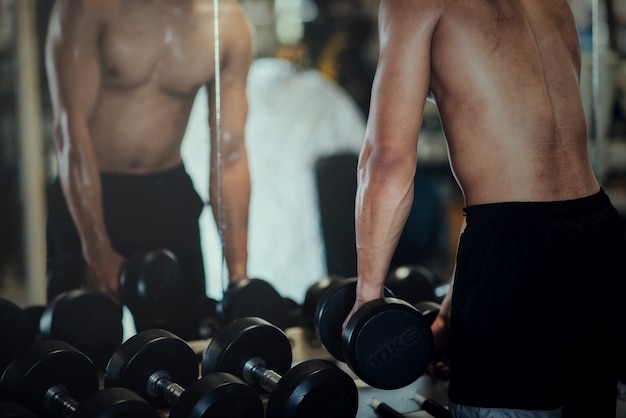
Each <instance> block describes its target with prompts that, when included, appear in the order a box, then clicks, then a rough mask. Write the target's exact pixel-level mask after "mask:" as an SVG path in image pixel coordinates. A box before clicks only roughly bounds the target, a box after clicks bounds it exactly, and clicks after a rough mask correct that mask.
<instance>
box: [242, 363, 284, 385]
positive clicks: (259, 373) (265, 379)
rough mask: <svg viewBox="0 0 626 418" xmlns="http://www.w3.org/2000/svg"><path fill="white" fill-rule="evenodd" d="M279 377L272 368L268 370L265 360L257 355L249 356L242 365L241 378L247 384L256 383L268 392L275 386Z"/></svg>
mask: <svg viewBox="0 0 626 418" xmlns="http://www.w3.org/2000/svg"><path fill="white" fill-rule="evenodd" d="M281 378H282V376H281V375H279V374H278V373H276V372H275V371H274V370H268V369H267V365H266V364H265V361H264V360H263V359H262V358H259V357H253V358H251V359H250V360H248V361H246V363H245V364H244V366H243V380H244V381H245V382H246V383H248V384H254V383H257V384H259V385H260V386H261V387H262V388H263V389H265V390H266V391H268V392H272V391H273V390H274V389H275V388H276V385H278V382H279V381H280V379H281Z"/></svg>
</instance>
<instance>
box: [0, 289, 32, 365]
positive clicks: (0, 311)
mask: <svg viewBox="0 0 626 418" xmlns="http://www.w3.org/2000/svg"><path fill="white" fill-rule="evenodd" d="M34 342H35V331H34V330H33V328H32V326H31V323H30V320H29V318H28V316H27V315H26V314H25V313H24V312H23V311H22V309H20V307H19V306H17V305H16V304H15V303H13V302H11V301H10V300H7V299H2V298H0V376H1V375H2V371H3V370H4V368H5V367H6V366H7V365H8V364H9V363H10V362H11V360H13V357H15V356H16V355H17V354H19V353H20V352H21V351H22V349H23V348H24V347H26V346H28V345H30V344H32V343H34Z"/></svg>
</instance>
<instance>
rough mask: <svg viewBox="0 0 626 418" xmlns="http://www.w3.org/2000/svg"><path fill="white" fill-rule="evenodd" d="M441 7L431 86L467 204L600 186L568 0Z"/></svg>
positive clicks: (457, 0) (551, 196) (457, 2)
mask: <svg viewBox="0 0 626 418" xmlns="http://www.w3.org/2000/svg"><path fill="white" fill-rule="evenodd" d="M437 10H438V12H437V13H439V15H438V16H437V18H438V21H437V23H436V28H435V30H434V32H433V34H432V44H431V65H430V89H431V92H432V95H433V97H434V99H435V100H436V102H437V105H438V108H439V111H440V115H441V120H442V125H443V128H444V132H445V135H446V139H447V142H448V146H449V153H450V161H451V165H452V169H453V171H454V173H455V175H456V177H457V180H458V182H459V184H460V186H461V188H462V189H463V192H464V194H465V198H466V203H467V204H479V203H487V202H494V201H511V200H513V201H515V200H518V201H523V200H558V199H567V198H575V197H581V196H584V195H589V194H591V193H594V192H596V191H597V190H598V186H597V183H596V181H595V178H594V176H593V173H592V170H591V167H590V164H589V162H588V156H587V137H586V127H585V118H584V114H583V107H582V104H581V99H580V95H579V84H578V83H579V74H580V55H579V44H578V35H577V31H576V27H575V24H574V20H573V16H572V13H571V10H570V8H569V5H568V3H567V1H566V0H550V1H546V0H450V1H445V2H443V4H442V5H441V4H440V8H438V9H437ZM433 13H435V12H434V11H433Z"/></svg>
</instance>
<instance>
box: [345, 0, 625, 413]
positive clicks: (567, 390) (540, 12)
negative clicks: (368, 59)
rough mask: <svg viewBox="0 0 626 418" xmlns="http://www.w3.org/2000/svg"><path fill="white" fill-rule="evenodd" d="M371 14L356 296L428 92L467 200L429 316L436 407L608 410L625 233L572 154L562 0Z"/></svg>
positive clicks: (405, 167)
mask: <svg viewBox="0 0 626 418" xmlns="http://www.w3.org/2000/svg"><path fill="white" fill-rule="evenodd" d="M379 17H380V30H381V32H380V41H381V53H380V60H379V66H378V70H377V76H376V81H375V84H374V91H373V95H372V109H371V113H370V119H369V122H368V129H367V133H366V138H365V143H364V146H363V149H362V153H361V159H360V165H359V189H358V195H357V205H356V216H357V220H356V222H357V247H358V255H359V279H360V280H359V290H358V295H357V302H356V304H355V307H358V306H360V305H361V304H362V303H363V302H365V301H368V300H371V299H374V298H378V297H381V296H382V284H383V279H384V277H385V275H386V272H387V267H388V265H389V260H390V258H391V255H392V254H393V249H394V247H395V245H396V243H397V240H398V237H399V235H400V231H401V228H402V225H403V223H404V221H405V219H406V216H407V213H408V211H409V208H410V207H411V202H412V199H413V196H412V191H413V187H412V185H411V181H412V179H413V173H414V170H415V166H416V162H417V138H418V133H419V130H420V123H421V119H422V118H421V116H422V111H423V108H424V102H425V100H426V98H427V96H429V94H430V93H432V99H433V100H434V101H436V103H437V105H438V107H439V111H440V115H441V120H442V125H443V129H444V131H445V135H446V139H447V143H448V147H449V154H450V162H451V166H452V169H453V171H454V174H455V176H456V178H457V181H458V184H459V186H460V188H461V190H462V191H463V194H464V197H465V203H466V205H467V207H466V209H465V214H466V219H465V221H466V223H465V225H464V226H465V227H464V231H463V233H462V235H461V238H460V242H459V249H458V255H457V264H456V272H455V278H454V280H455V282H454V292H453V294H454V295H453V296H452V293H451V294H449V295H448V296H447V298H446V299H445V301H444V303H443V307H442V312H441V315H440V316H439V317H438V318H437V320H436V322H435V324H433V332H434V334H435V339H436V344H437V345H438V346H439V347H442V346H443V345H444V344H446V343H447V342H448V340H447V336H448V335H449V336H450V341H449V342H450V345H449V348H450V350H451V353H450V354H451V360H452V364H451V373H452V374H451V380H450V392H449V398H450V406H451V410H452V411H453V412H454V413H455V414H456V416H464V417H478V416H504V415H506V414H504V415H499V414H498V412H497V411H493V410H490V408H496V409H497V408H504V409H521V410H534V411H533V413H532V415H529V414H528V411H526V413H524V412H522V411H516V412H515V413H514V414H512V415H506V416H520V417H522V416H523V417H526V416H539V415H538V414H537V413H538V412H537V411H547V412H546V415H540V416H545V417H552V416H560V412H561V411H562V412H563V413H564V414H566V415H568V414H576V416H594V417H610V416H612V417H614V416H615V405H616V404H615V387H616V372H615V359H616V355H615V350H616V341H615V340H616V335H618V332H619V333H620V338H621V336H623V335H624V330H623V328H622V329H621V330H620V331H618V329H617V324H616V321H617V319H616V318H618V319H619V321H622V322H621V324H622V325H621V326H622V327H623V324H624V322H623V319H624V318H626V314H625V313H624V312H620V313H618V312H617V310H618V309H622V308H618V306H619V305H620V304H618V301H617V298H618V297H620V298H623V297H624V294H625V293H624V286H625V284H624V280H625V274H624V268H623V267H622V266H623V262H622V261H620V260H623V255H624V252H625V251H626V247H625V244H624V235H623V234H624V232H623V226H622V224H621V223H620V218H619V216H618V213H617V212H616V211H615V209H614V208H613V207H612V206H611V204H610V202H609V200H608V198H607V197H606V195H605V194H604V193H603V192H602V191H601V189H600V187H599V185H598V183H597V181H596V179H595V177H594V173H593V171H592V168H591V165H590V163H589V159H588V155H587V137H586V129H585V118H584V115H583V108H582V105H581V99H580V95H579V89H578V81H579V80H578V77H579V72H580V62H579V61H580V55H579V45H578V37H577V33H576V27H575V24H574V21H573V18H572V14H571V11H570V8H569V6H568V3H567V1H566V0H552V1H545V0H489V1H487V0H421V1H400V0H383V1H381V3H380V16H379ZM618 263H619V264H618ZM621 305H623V302H622V303H621ZM448 332H449V333H450V334H448ZM478 407H483V408H487V410H486V411H487V414H484V412H483V415H479V414H478ZM561 408H562V410H561ZM502 412H503V411H500V413H502ZM509 412H511V411H509Z"/></svg>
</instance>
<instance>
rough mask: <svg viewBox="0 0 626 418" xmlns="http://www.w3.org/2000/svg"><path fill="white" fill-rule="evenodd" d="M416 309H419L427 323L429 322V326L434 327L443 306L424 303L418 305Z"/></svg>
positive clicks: (428, 302) (429, 302)
mask: <svg viewBox="0 0 626 418" xmlns="http://www.w3.org/2000/svg"><path fill="white" fill-rule="evenodd" d="M415 309H417V310H418V311H419V312H420V313H421V314H422V316H423V317H424V319H426V322H428V325H432V324H433V322H434V321H435V318H437V315H439V310H440V309H441V305H439V304H438V303H437V302H431V301H424V302H419V303H416V304H415Z"/></svg>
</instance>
